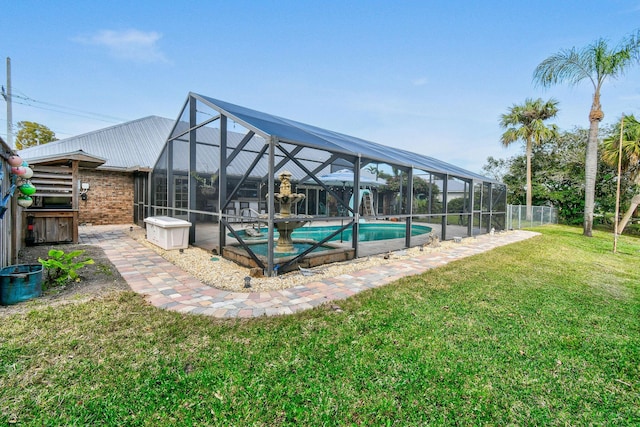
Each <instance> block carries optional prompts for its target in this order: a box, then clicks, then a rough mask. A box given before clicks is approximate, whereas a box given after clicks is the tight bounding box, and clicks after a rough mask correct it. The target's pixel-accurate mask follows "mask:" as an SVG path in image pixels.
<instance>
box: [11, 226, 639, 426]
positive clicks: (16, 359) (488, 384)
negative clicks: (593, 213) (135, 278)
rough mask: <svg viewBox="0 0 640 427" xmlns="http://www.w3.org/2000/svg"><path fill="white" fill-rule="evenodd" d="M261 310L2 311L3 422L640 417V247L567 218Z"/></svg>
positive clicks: (86, 307)
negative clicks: (373, 281)
mask: <svg viewBox="0 0 640 427" xmlns="http://www.w3.org/2000/svg"><path fill="white" fill-rule="evenodd" d="M537 231H541V232H542V233H543V235H542V236H539V237H536V238H533V239H530V240H528V241H525V242H521V243H517V244H513V245H509V246H506V247H501V248H498V249H495V250H493V251H491V252H488V253H485V254H482V255H478V256H474V257H471V258H466V259H463V260H461V261H456V262H453V263H451V264H449V265H447V266H445V267H442V268H438V269H435V270H431V271H429V272H427V273H425V274H423V275H421V276H415V277H410V278H406V279H403V280H400V281H398V282H396V283H394V284H391V285H388V286H385V287H383V288H379V289H376V290H373V291H369V292H365V293H363V294H359V295H357V296H355V297H352V298H350V299H348V300H345V301H340V302H339V304H340V306H341V308H342V309H343V311H342V312H339V311H334V310H331V309H330V308H328V307H320V308H318V309H315V310H311V311H307V312H303V313H300V314H296V315H292V316H287V317H277V318H262V319H256V320H248V321H243V320H229V321H223V320H215V319H211V318H207V317H199V316H191V315H181V314H177V313H172V312H166V311H160V310H157V309H155V308H153V307H151V306H149V305H147V304H145V303H144V301H143V300H142V298H141V297H139V296H138V295H135V294H133V293H120V294H114V295H113V296H112V297H110V298H107V299H103V300H99V301H93V302H89V303H84V304H76V305H70V306H66V307H58V308H55V309H53V308H51V309H44V310H38V311H35V310H34V311H31V312H30V313H28V314H25V315H15V316H13V317H9V318H1V319H0V321H1V322H2V327H1V328H0V423H14V422H17V423H19V424H20V425H97V424H111V425H149V426H157V425H167V426H168V425H239V426H242V425H251V426H253V425H264V426H278V425H365V426H370V425H496V426H504V425H562V426H565V425H625V426H628V425H637V424H640V239H634V238H629V237H621V239H620V241H619V244H618V249H619V253H618V254H616V255H614V254H613V253H612V251H611V249H612V237H611V235H610V234H604V233H600V232H595V236H594V237H593V238H591V239H589V238H584V237H582V236H581V230H580V229H577V228H569V227H563V226H549V227H545V228H539V229H537Z"/></svg>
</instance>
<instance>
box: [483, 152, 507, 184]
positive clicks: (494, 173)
mask: <svg viewBox="0 0 640 427" xmlns="http://www.w3.org/2000/svg"><path fill="white" fill-rule="evenodd" d="M508 170H509V162H508V161H507V160H505V159H496V158H495V157H493V156H489V157H487V163H486V164H485V165H483V166H482V174H483V175H485V176H488V177H490V178H493V179H495V180H496V181H500V182H502V180H503V179H504V175H505V174H506V173H507V172H508Z"/></svg>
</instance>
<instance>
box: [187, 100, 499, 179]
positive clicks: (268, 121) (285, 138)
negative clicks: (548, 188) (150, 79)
mask: <svg viewBox="0 0 640 427" xmlns="http://www.w3.org/2000/svg"><path fill="white" fill-rule="evenodd" d="M190 95H191V96H193V97H195V98H197V99H199V100H200V101H202V102H204V103H205V104H208V105H209V106H210V107H211V108H213V109H215V110H218V111H220V112H221V113H224V114H225V115H227V116H228V117H231V118H232V119H233V120H235V121H237V122H238V123H242V124H244V125H245V126H247V127H249V128H250V129H252V130H254V131H255V132H256V133H258V134H259V135H261V136H262V137H263V138H269V137H276V138H277V139H278V140H280V141H282V142H289V143H292V144H297V145H303V146H307V147H312V148H316V149H320V150H326V151H329V152H332V153H340V154H343V155H345V156H354V155H356V156H360V157H363V158H366V159H369V160H372V161H378V162H383V163H392V164H394V165H397V166H404V167H413V168H416V169H422V170H426V171H432V172H436V173H442V174H449V175H455V176H458V177H461V178H467V179H476V180H481V181H489V182H497V181H495V180H494V179H492V178H488V177H485V176H482V175H480V174H477V173H474V172H471V171H468V170H465V169H463V168H460V167H458V166H455V165H452V164H449V163H446V162H443V161H440V160H437V159H434V158H433V157H429V156H425V155H422V154H418V153H412V152H410V151H406V150H402V149H399V148H396V147H389V146H386V145H382V144H378V143H375V142H371V141H367V140H364V139H360V138H356V137H353V136H349V135H345V134H341V133H338V132H334V131H330V130H327V129H322V128H319V127H315V126H311V125H307V124H304V123H300V122H296V121H293V120H289V119H285V118H282V117H278V116H274V115H271V114H267V113H262V112H260V111H255V110H251V109H249V108H246V107H241V106H239V105H235V104H231V103H229V102H225V101H220V100H217V99H214V98H210V97H207V96H203V95H199V94H197V93H190Z"/></svg>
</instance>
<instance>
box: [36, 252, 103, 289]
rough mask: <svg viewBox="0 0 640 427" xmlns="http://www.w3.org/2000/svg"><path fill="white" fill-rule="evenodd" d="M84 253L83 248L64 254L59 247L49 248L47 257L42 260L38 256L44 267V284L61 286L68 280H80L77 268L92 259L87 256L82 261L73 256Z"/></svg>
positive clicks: (91, 262) (91, 261)
mask: <svg viewBox="0 0 640 427" xmlns="http://www.w3.org/2000/svg"><path fill="white" fill-rule="evenodd" d="M83 253H84V251H83V250H77V251H71V252H69V253H68V254H65V253H64V251H62V250H59V249H51V250H50V251H49V253H48V255H49V257H48V258H47V259H46V260H44V259H42V258H38V261H39V262H40V264H42V266H43V267H44V268H45V270H46V272H47V277H46V280H45V284H46V285H52V286H62V285H65V284H67V283H68V282H70V281H72V280H74V281H80V276H79V275H78V273H77V270H79V269H80V268H82V267H84V266H85V265H87V264H93V259H91V258H87V259H85V260H84V261H78V260H76V259H75V258H76V257H79V256H80V255H82V254H83Z"/></svg>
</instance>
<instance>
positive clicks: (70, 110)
mask: <svg viewBox="0 0 640 427" xmlns="http://www.w3.org/2000/svg"><path fill="white" fill-rule="evenodd" d="M18 92H19V93H20V94H21V95H16V94H14V93H12V94H11V97H12V98H13V99H14V102H15V103H17V104H21V105H26V106H29V107H34V108H40V109H43V110H48V111H54V112H58V113H63V114H69V115H73V116H79V117H84V118H90V119H95V120H100V121H104V122H109V123H119V122H126V121H127V119H123V118H121V117H115V116H110V115H107V114H102V113H94V112H92V111H87V110H82V109H79V108H74V107H67V106H65V105H60V104H54V103H52V102H46V101H40V100H37V99H34V98H32V97H30V96H28V95H26V94H25V93H24V92H22V91H18ZM15 99H20V100H22V101H24V102H19V101H16V100H15ZM35 104H41V105H35ZM42 105H44V106H46V107H43V106H42ZM65 110H66V111H65Z"/></svg>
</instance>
